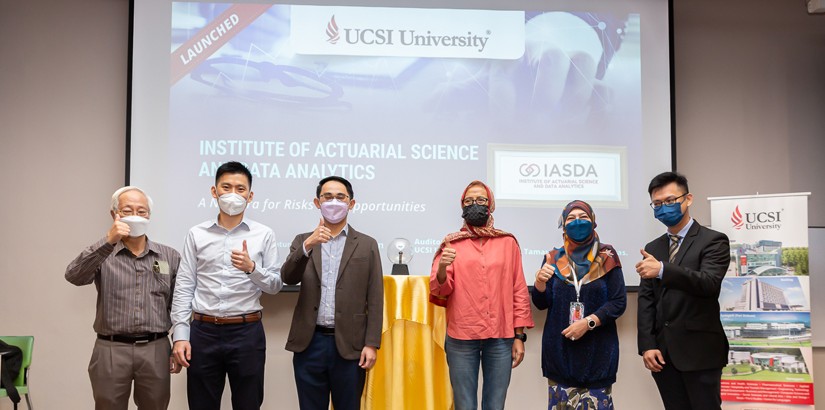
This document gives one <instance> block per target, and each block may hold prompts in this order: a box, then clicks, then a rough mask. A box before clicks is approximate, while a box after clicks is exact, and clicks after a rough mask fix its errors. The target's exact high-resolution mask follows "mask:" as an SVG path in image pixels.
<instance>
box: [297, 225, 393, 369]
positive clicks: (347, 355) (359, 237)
mask: <svg viewBox="0 0 825 410" xmlns="http://www.w3.org/2000/svg"><path fill="white" fill-rule="evenodd" d="M310 234H311V232H307V233H302V234H300V235H298V236H296V237H295V240H293V241H292V245H290V248H289V256H287V258H286V261H284V264H283V266H282V267H281V278H282V279H283V281H284V283H286V284H287V285H295V284H298V283H300V284H301V291H300V293H299V295H298V303H297V304H296V305H295V313H294V314H293V315H292V326H291V327H290V329H289V337H288V338H287V342H286V350H289V351H291V352H303V351H304V350H305V349H306V348H307V346H309V342H310V341H312V335H313V333H314V332H315V322H316V319H317V318H318V306H319V304H320V301H321V275H320V272H321V245H317V246H315V247H313V248H312V249H309V250H308V251H309V256H305V255H304V246H303V244H304V241H305V240H306V238H307V237H309V235H310ZM383 315H384V281H383V273H382V270H381V253H380V252H379V251H378V243H377V242H376V241H375V239H373V238H372V237H370V236H368V235H364V234H363V233H360V232H358V231H356V230H355V229H353V228H352V227H351V226H350V227H349V230H348V232H347V239H346V242H345V243H344V253H343V255H342V257H341V266H340V268H339V270H338V281H337V286H336V289H335V346H336V347H337V348H338V354H340V355H341V357H343V358H344V359H347V360H358V359H359V358H360V357H361V349H363V348H364V346H373V347H376V348H378V347H380V346H381V326H382V325H383Z"/></svg>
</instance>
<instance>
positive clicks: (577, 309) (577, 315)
mask: <svg viewBox="0 0 825 410" xmlns="http://www.w3.org/2000/svg"><path fill="white" fill-rule="evenodd" d="M583 317H584V303H581V302H570V324H571V325H572V324H573V322H575V321H577V320H581V319H582V318H583Z"/></svg>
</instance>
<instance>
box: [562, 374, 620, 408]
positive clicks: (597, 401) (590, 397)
mask: <svg viewBox="0 0 825 410" xmlns="http://www.w3.org/2000/svg"><path fill="white" fill-rule="evenodd" d="M547 384H548V387H547V395H548V403H549V404H548V405H547V410H613V396H612V393H613V386H608V387H604V388H600V389H588V388H585V387H570V386H564V385H561V384H558V383H556V382H554V381H552V380H550V379H547Z"/></svg>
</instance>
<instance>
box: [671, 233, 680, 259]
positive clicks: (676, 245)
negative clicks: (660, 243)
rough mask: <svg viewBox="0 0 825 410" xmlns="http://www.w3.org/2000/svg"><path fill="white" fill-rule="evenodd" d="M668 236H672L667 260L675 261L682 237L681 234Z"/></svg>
mask: <svg viewBox="0 0 825 410" xmlns="http://www.w3.org/2000/svg"><path fill="white" fill-rule="evenodd" d="M667 236H669V237H670V248H669V249H668V252H667V255H668V257H667V261H668V262H670V263H673V260H674V259H676V252H677V251H679V240H681V239H682V237H681V236H679V235H671V234H668V235H667Z"/></svg>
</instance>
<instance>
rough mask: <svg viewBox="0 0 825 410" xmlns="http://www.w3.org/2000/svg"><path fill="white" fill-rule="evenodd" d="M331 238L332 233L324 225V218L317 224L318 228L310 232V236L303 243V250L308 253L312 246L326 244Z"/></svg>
mask: <svg viewBox="0 0 825 410" xmlns="http://www.w3.org/2000/svg"><path fill="white" fill-rule="evenodd" d="M331 238H332V231H330V230H329V228H327V227H326V226H325V225H324V218H323V217H322V218H321V221H320V222H318V226H316V227H315V230H314V231H312V234H311V235H309V237H308V238H307V239H306V240H305V241H304V249H306V250H307V251H309V250H310V249H311V248H312V247H313V246H315V245H318V244H321V243H327V242H329V240H330V239H331Z"/></svg>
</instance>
